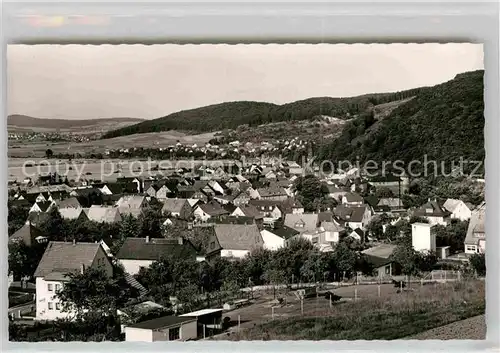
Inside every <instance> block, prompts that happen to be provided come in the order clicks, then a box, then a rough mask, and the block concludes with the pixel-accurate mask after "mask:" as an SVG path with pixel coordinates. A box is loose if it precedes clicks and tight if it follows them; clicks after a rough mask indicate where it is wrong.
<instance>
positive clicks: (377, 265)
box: [361, 244, 400, 279]
mask: <svg viewBox="0 0 500 353" xmlns="http://www.w3.org/2000/svg"><path fill="white" fill-rule="evenodd" d="M396 247H397V245H395V244H381V245H377V246H375V247H372V248H369V249H366V250H363V251H362V252H361V256H362V257H363V258H364V259H365V260H366V261H367V262H368V263H370V264H371V265H372V266H373V268H374V274H375V276H376V277H378V278H380V279H387V278H391V276H395V275H398V274H399V273H400V267H399V265H398V264H397V263H395V262H394V261H393V260H392V258H391V257H392V254H393V253H394V250H396Z"/></svg>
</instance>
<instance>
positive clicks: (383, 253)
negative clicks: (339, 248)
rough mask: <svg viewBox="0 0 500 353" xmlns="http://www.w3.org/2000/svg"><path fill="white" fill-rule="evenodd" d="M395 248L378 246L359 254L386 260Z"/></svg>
mask: <svg viewBox="0 0 500 353" xmlns="http://www.w3.org/2000/svg"><path fill="white" fill-rule="evenodd" d="M396 248H397V245H395V244H380V245H377V246H374V247H372V248H369V249H366V250H363V251H362V252H361V253H362V254H365V255H370V256H375V257H380V258H384V259H388V258H389V257H390V256H391V255H392V253H393V252H394V250H395V249H396Z"/></svg>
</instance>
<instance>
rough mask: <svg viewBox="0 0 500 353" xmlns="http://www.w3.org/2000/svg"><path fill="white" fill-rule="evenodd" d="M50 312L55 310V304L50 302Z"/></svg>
mask: <svg viewBox="0 0 500 353" xmlns="http://www.w3.org/2000/svg"><path fill="white" fill-rule="evenodd" d="M49 310H54V304H53V303H52V302H49Z"/></svg>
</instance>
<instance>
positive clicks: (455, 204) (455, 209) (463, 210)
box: [443, 199, 472, 221]
mask: <svg viewBox="0 0 500 353" xmlns="http://www.w3.org/2000/svg"><path fill="white" fill-rule="evenodd" d="M443 208H444V209H445V210H446V211H448V212H450V213H451V215H450V217H451V218H452V219H459V220H461V221H467V220H469V219H470V217H471V215H472V209H471V208H470V206H468V205H467V204H466V203H465V202H463V201H462V200H456V199H448V200H446V202H445V203H444V205H443Z"/></svg>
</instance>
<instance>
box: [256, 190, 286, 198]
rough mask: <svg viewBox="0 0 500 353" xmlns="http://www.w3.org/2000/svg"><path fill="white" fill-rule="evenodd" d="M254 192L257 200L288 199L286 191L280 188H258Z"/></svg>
mask: <svg viewBox="0 0 500 353" xmlns="http://www.w3.org/2000/svg"><path fill="white" fill-rule="evenodd" d="M256 191H257V199H259V200H272V201H285V200H286V199H287V198H288V194H287V192H286V190H285V189H284V188H280V187H267V188H258V189H257V190H256Z"/></svg>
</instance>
